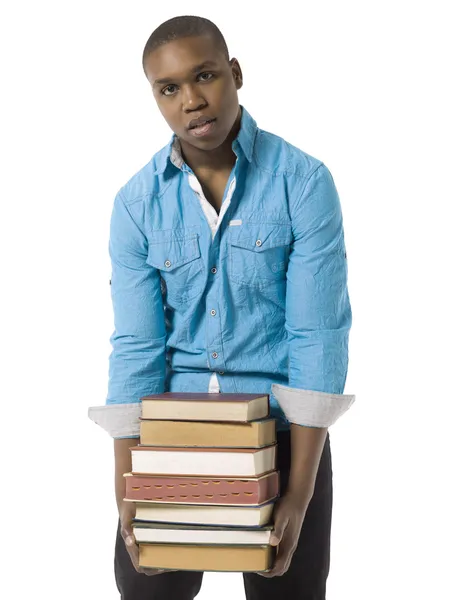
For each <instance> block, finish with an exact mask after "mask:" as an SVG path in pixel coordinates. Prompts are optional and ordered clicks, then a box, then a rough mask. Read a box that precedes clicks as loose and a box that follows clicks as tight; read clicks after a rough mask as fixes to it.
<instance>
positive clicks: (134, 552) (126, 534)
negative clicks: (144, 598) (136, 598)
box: [121, 525, 143, 573]
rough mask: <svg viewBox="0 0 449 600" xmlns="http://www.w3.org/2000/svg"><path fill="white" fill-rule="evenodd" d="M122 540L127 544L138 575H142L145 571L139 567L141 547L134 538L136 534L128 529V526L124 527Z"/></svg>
mask: <svg viewBox="0 0 449 600" xmlns="http://www.w3.org/2000/svg"><path fill="white" fill-rule="evenodd" d="M121 534H122V538H123V540H124V542H125V547H126V550H127V551H128V554H129V557H130V559H131V562H132V564H133V567H134V568H135V570H136V571H137V572H138V573H142V572H143V569H142V568H141V567H140V566H139V547H138V546H137V544H136V538H135V537H134V533H133V532H132V529H131V530H130V529H129V528H127V527H126V525H123V526H122V530H121Z"/></svg>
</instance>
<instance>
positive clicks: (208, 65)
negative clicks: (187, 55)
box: [153, 60, 217, 87]
mask: <svg viewBox="0 0 449 600" xmlns="http://www.w3.org/2000/svg"><path fill="white" fill-rule="evenodd" d="M215 67H217V63H216V62H214V61H213V60H206V61H205V62H203V63H201V64H200V65H196V66H195V67H193V68H192V69H191V73H201V71H203V70H204V69H210V68H215ZM173 79H174V77H164V78H162V79H155V81H154V83H153V87H154V86H155V85H162V84H164V83H170V82H171V81H173Z"/></svg>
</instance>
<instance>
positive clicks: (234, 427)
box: [140, 419, 276, 448]
mask: <svg viewBox="0 0 449 600" xmlns="http://www.w3.org/2000/svg"><path fill="white" fill-rule="evenodd" d="M275 441H276V420H275V419H263V420H259V421H252V422H250V423H235V422H218V423H217V422H207V421H206V422H205V421H194V422H192V421H160V420H153V419H141V421H140V443H141V445H143V446H200V447H207V446H211V447H213V446H215V447H216V448H220V447H221V448H231V447H234V448H260V447H262V446H268V445H270V444H273V443H274V442H275Z"/></svg>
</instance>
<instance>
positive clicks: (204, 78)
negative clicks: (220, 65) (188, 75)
mask: <svg viewBox="0 0 449 600" xmlns="http://www.w3.org/2000/svg"><path fill="white" fill-rule="evenodd" d="M214 77H215V75H214V74H213V73H200V74H199V75H198V79H199V81H210V80H211V79H213V78H214Z"/></svg>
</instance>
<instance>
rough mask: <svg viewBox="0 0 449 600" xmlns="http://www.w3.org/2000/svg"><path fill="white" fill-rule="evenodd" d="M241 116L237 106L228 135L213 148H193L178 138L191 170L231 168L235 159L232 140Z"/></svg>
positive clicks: (237, 129)
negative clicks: (234, 118) (233, 121)
mask: <svg viewBox="0 0 449 600" xmlns="http://www.w3.org/2000/svg"><path fill="white" fill-rule="evenodd" d="M241 118H242V114H241V109H240V108H239V112H238V115H237V119H236V120H235V123H234V125H233V126H232V129H231V131H230V132H229V135H228V137H227V138H226V139H225V141H224V142H223V143H222V144H221V145H220V146H218V148H215V149H214V150H201V149H200V148H195V146H192V145H191V144H189V143H186V142H185V141H184V140H181V139H180V140H179V142H180V145H181V151H182V155H183V158H184V160H185V162H186V163H187V164H188V165H189V167H190V168H191V169H192V171H194V172H195V170H198V169H199V170H206V171H208V170H210V171H218V170H224V169H232V167H233V166H234V164H235V161H236V155H235V154H234V151H233V149H232V142H233V141H234V140H235V138H236V137H237V134H238V132H239V130H240V122H241Z"/></svg>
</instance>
